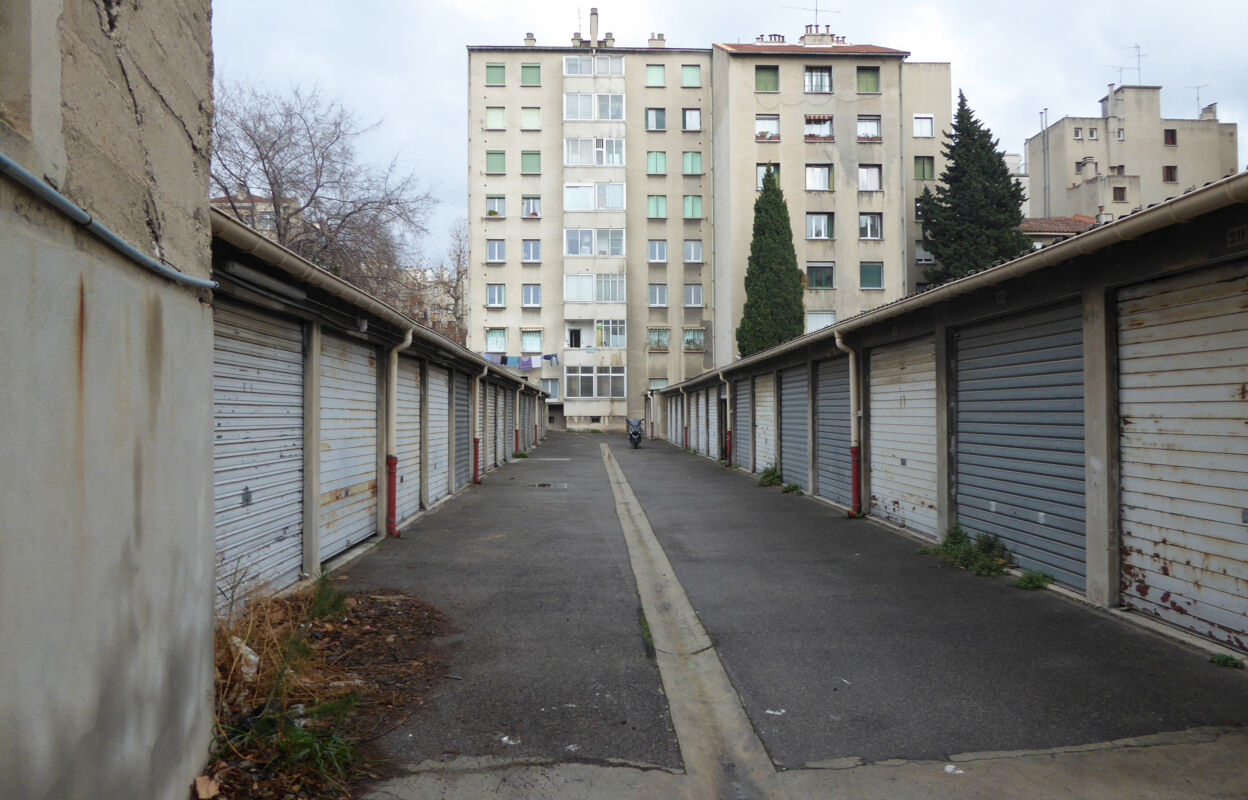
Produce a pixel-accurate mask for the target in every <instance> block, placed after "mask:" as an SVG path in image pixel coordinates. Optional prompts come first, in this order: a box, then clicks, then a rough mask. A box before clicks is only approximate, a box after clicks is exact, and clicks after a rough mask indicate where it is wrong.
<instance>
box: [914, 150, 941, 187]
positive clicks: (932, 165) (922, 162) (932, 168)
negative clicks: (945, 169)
mask: <svg viewBox="0 0 1248 800" xmlns="http://www.w3.org/2000/svg"><path fill="white" fill-rule="evenodd" d="M935 177H936V156H915V157H914V178H915V180H920V181H930V180H933V179H935Z"/></svg>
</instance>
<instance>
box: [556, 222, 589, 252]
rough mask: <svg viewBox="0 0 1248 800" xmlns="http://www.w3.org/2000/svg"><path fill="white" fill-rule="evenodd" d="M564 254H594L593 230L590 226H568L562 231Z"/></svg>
mask: <svg viewBox="0 0 1248 800" xmlns="http://www.w3.org/2000/svg"><path fill="white" fill-rule="evenodd" d="M563 234H564V248H563V254H564V255H566V256H592V255H593V254H594V231H593V229H592V228H569V229H567V230H566V231H564V232H563Z"/></svg>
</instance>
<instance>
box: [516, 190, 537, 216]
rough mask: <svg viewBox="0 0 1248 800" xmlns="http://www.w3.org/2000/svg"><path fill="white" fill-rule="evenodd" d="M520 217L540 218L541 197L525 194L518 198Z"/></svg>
mask: <svg viewBox="0 0 1248 800" xmlns="http://www.w3.org/2000/svg"><path fill="white" fill-rule="evenodd" d="M520 215H521V216H523V217H526V218H530V219H537V218H539V217H541V216H542V196H541V195H540V194H526V195H524V196H523V197H521V198H520Z"/></svg>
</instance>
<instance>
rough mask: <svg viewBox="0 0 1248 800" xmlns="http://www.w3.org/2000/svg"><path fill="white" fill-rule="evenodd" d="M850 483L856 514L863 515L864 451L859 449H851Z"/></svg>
mask: <svg viewBox="0 0 1248 800" xmlns="http://www.w3.org/2000/svg"><path fill="white" fill-rule="evenodd" d="M849 463H850V467H849V483H850V486H851V487H852V488H851V491H852V495H851V497H852V503H853V509H854V513H855V514H861V513H862V480H861V473H862V451H861V450H860V449H859V448H858V447H856V446H855V447H851V448H849Z"/></svg>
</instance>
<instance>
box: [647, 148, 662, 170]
mask: <svg viewBox="0 0 1248 800" xmlns="http://www.w3.org/2000/svg"><path fill="white" fill-rule="evenodd" d="M646 174H647V175H666V174H667V152H666V151H664V150H651V151H650V152H648V153H646Z"/></svg>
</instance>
